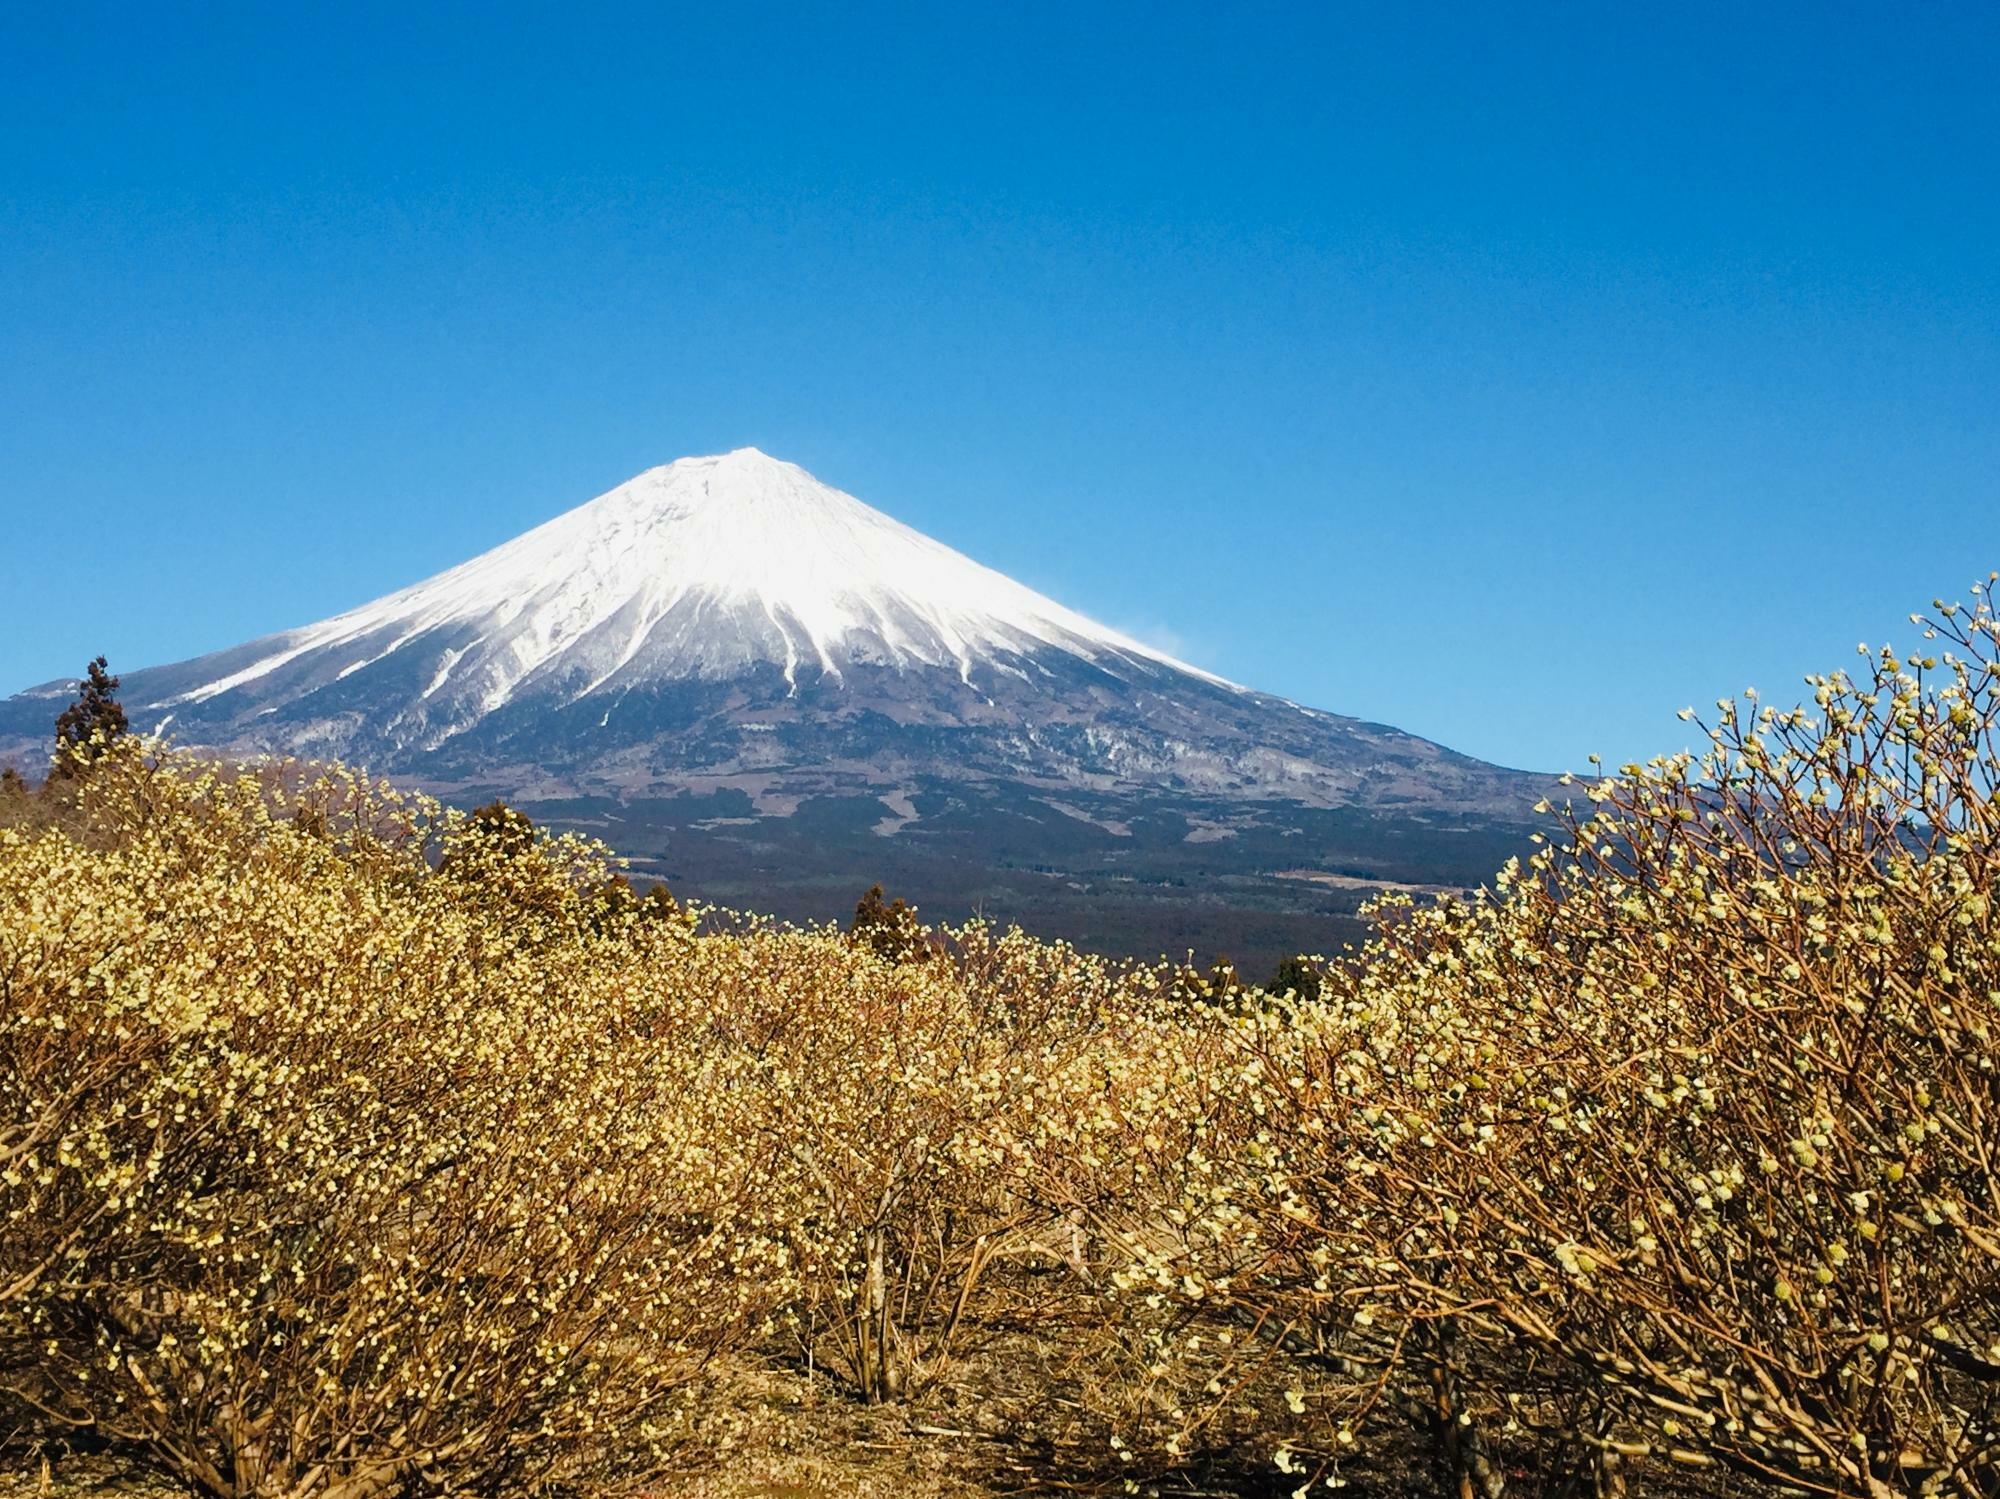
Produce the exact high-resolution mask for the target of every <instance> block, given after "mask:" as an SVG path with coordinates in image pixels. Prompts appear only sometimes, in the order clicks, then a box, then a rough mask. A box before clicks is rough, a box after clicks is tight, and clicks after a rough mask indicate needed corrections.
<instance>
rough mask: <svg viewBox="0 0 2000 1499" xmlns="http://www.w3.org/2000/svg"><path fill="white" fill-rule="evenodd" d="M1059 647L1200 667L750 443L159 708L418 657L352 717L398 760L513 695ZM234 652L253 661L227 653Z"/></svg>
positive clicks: (341, 723)
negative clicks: (412, 691)
mask: <svg viewBox="0 0 2000 1499" xmlns="http://www.w3.org/2000/svg"><path fill="white" fill-rule="evenodd" d="M1047 653H1056V654H1060V655H1066V656H1070V657H1074V658H1077V659H1080V660H1082V661H1085V662H1088V663H1090V664H1092V665H1094V666H1096V667H1098V668H1101V669H1102V670H1103V671H1105V672H1106V673H1107V674H1109V675H1112V676H1114V677H1128V676H1130V675H1131V674H1132V672H1133V670H1134V668H1142V669H1143V670H1144V671H1146V672H1148V673H1151V672H1155V671H1157V670H1158V669H1160V668H1168V669H1172V670H1175V671H1179V672H1184V673H1188V674H1191V675H1196V676H1204V675H1205V674H1204V673H1199V672H1195V671H1194V669H1193V668H1192V667H1188V666H1184V665H1182V664H1181V663H1179V662H1177V661H1173V660H1171V659H1170V658H1168V657H1165V656H1162V655H1160V654H1159V653H1158V652H1157V651H1153V650H1149V649H1148V648H1147V647H1145V646H1142V645H1140V644H1139V643H1138V642H1136V641H1133V640H1128V639H1126V638H1125V637H1124V636H1122V635H1119V634H1116V633H1115V632H1113V631H1110V630H1107V629H1105V628H1104V627H1103V626H1101V625H1097V624H1093V623H1092V622H1091V621H1089V620H1087V619H1085V618H1083V617H1082V616H1081V615H1079V614H1075V613H1073V612H1071V611H1070V610H1068V609H1065V608H1063V607H1062V606H1061V605H1060V604H1057V603H1055V602H1054V601H1053V600H1050V599H1046V598H1043V597H1042V596H1041V595H1040V594H1037V593H1034V592H1033V591H1031V590H1029V589H1027V588H1023V587H1022V586H1021V585H1020V584H1018V583H1016V582H1014V581H1013V580H1012V579H1010V578H1006V577H1003V576H1002V575H1001V574H999V573H996V572H994V571H993V570H991V569H990V568H985V567H981V566H980V565H979V564H978V563H976V562H973V561H972V560H971V559H970V558H967V557H965V556H963V555H961V554H960V553H958V552H955V551H953V550H952V549H951V548H949V547H947V546H943V545H941V544H939V543H938V542H935V541H932V540H931V539H930V538H929V537H927V536H924V535H922V534H920V533H919V532H916V531H913V530H911V529H910V528H909V527H908V526H905V525H903V524H902V523H900V522H898V521H895V520H891V519H890V518H889V517H888V516H886V515H884V514H882V513H881V512H880V511H879V510H875V509H872V508H871V507H869V506H867V505H864V504H863V503H862V502H861V501H859V500H857V499H855V498H854V497H853V496H852V495H849V494H845V493H843V492H842V491H840V490H837V489H834V488H832V487H831V486H829V485H826V484H822V483H821V482H820V481H819V480H817V479H815V478H814V477H813V476H812V475H811V474H808V473H807V472H806V471H805V470H804V469H802V468H799V467H798V466H797V465H795V464H790V463H783V462H780V461H779V460H777V459H775V458H772V457H769V456H767V455H766V454H764V453H761V452H759V451H758V450H757V449H755V448H739V449H738V450H737V451H735V452H733V453H726V454H723V455H722V456H720V457H712V458H683V459H681V460H679V461H678V462H675V463H669V464H666V465H664V466H662V467H660V468H654V469H648V470H647V471H646V472H645V473H643V474H640V475H639V476H638V477H637V478H635V479H632V480H630V481H628V482H626V483H624V484H621V485H619V486H618V487H617V488H616V489H614V490H612V491H610V492H609V493H608V494H603V495H600V496H598V497H597V498H596V499H594V500H592V501H590V502H589V503H588V504H585V505H581V506H579V507H577V508H576V509H575V510H572V511H570V512H568V513H567V514H565V515H560V516H558V517H556V519H554V520H552V521H549V522H548V523H546V524H545V525H541V526H537V527H536V528H535V529H534V530H532V531H529V532H527V533H526V534H525V535H523V536H520V537H517V538H516V539H515V540H513V541H510V542H508V543H507V544H505V545H504V546H500V547H496V548H495V549H494V550H492V551H490V552H488V553H486V554H485V555H483V556H480V557H475V558H474V559H473V560H472V561H470V562H467V563H465V564H463V565H462V566H459V567H455V568H453V569H451V570H450V571H449V572H445V573H440V574H439V575H438V576H436V577H434V578H431V579H428V580H427V581H425V582H422V583H418V584H416V585H415V586H414V587H411V588H406V589H404V590H403V591H401V592H400V593H393V594H390V595H389V596H388V597H386V598H383V599H378V600H376V601H375V602H374V603H372V604H367V605H364V606H363V607H361V608H359V609H356V610H353V611H352V612H350V613H347V614H341V615H337V616H335V617H334V618H332V619H329V620H326V621H324V622H322V623H320V624H316V625H309V626H307V627H305V628H304V629H300V630H293V631H289V632H287V633H285V634H282V635H276V636H272V637H270V638H269V639H267V640H263V641H258V642H256V643H254V644H252V645H250V646H247V647H244V648H243V649H242V650H241V651H239V652H230V653H227V654H226V657H225V656H211V657H204V658H202V659H201V660H199V661H195V662H190V663H188V664H187V666H186V667H183V668H176V669H175V670H176V671H179V672H181V673H184V674H191V675H192V676H194V677H196V678H199V680H197V681H195V682H194V684H193V685H190V686H187V687H184V688H182V689H180V690H178V691H174V692H169V693H166V694H164V695H158V698H157V702H156V704H155V705H154V706H157V707H161V708H166V709H170V710H173V716H175V717H178V718H181V719H183V720H185V719H186V718H188V717H189V716H190V715H191V714H195V710H198V709H199V710H201V711H200V712H199V713H198V714H195V716H198V717H199V718H200V719H201V720H203V721H204V722H206V721H209V720H210V719H212V717H213V714H212V712H210V711H209V710H207V709H206V708H205V707H204V706H203V705H206V704H209V703H212V702H216V701H217V700H221V699H227V698H231V697H232V695H234V698H235V700H237V701H241V702H246V703H247V702H249V701H251V700H253V699H254V700H255V701H256V702H257V705H258V711H259V712H260V713H262V712H263V711H264V710H265V709H268V708H270V707H271V706H272V705H273V704H274V703H277V702H282V703H285V704H288V705H290V704H299V705H303V704H305V703H307V702H309V701H314V700H318V701H319V702H320V706H322V707H324V706H327V705H329V704H331V703H332V702H333V701H335V700H336V699H337V700H340V701H342V702H346V703H354V702H358V701H362V699H360V698H357V694H356V692H355V690H354V689H353V688H349V689H342V690H339V691H337V692H334V693H332V694H331V695H329V689H331V688H333V687H334V684H337V683H341V682H345V681H347V680H348V679H350V678H353V677H357V676H359V677H361V678H362V679H363V680H362V681H361V682H359V683H357V684H356V685H357V686H359V687H365V686H368V685H370V683H371V682H372V681H373V680H374V678H375V677H379V676H382V675H386V674H391V673H396V672H403V671H406V670H407V668H408V667H409V666H410V665H411V664H412V663H418V662H420V663H422V665H423V666H424V667H425V668H427V670H428V675H427V677H426V680H425V683H424V687H423V690H422V692H421V693H419V694H418V695H417V697H416V698H415V699H414V700H413V701H402V700H396V701H388V700H384V701H383V702H382V703H381V704H380V706H381V708H384V709H389V710H392V711H389V712H387V713H380V712H374V713H370V712H368V710H367V708H366V707H365V706H364V707H363V710H362V711H363V713H364V716H366V717H367V718H369V719H370V727H369V730H368V731H367V732H366V733H364V734H362V735H361V736H360V742H361V743H363V744H365V745H367V746H368V747H369V748H370V749H374V750H377V751H378V752H379V750H380V749H387V750H388V751H389V752H390V753H391V754H392V755H393V756H395V757H396V758H398V759H402V758H404V757H405V756H406V755H407V754H409V753H422V752H428V751H433V750H436V749H438V748H440V747H441V746H443V745H444V744H446V743H447V742H448V741H450V740H451V739H453V738H455V737H456V736H458V735H461V734H464V733H466V732H468V731H470V730H474V729H477V728H478V727H479V726H480V725H481V724H483V723H485V722H486V721H487V720H488V719H489V718H491V717H492V716H493V715H495V714H496V713H498V712H500V711H501V710H502V709H503V708H505V707H506V706H507V705H509V704H510V703H513V702H515V701H516V700H517V699H520V700H527V701H535V702H538V703H541V704H542V705H544V706H562V707H567V706H569V705H572V704H575V703H578V702H582V701H584V700H590V701H592V702H595V703H599V704H601V705H602V706H603V708H604V710H605V713H606V715H607V717H608V716H609V715H610V714H613V713H615V712H616V711H617V709H618V705H619V704H620V702H621V701H622V700H623V699H625V698H626V697H627V696H628V695H629V694H630V693H631V692H632V691H633V690H634V689H638V690H640V691H642V692H643V691H645V690H647V689H649V688H652V687H656V686H657V685H658V684H661V683H665V682H676V681H681V680H690V679H691V680H697V681H719V680H724V679H730V678H737V677H741V676H744V675H746V674H751V673H754V672H756V671H757V670H758V669H760V668H762V667H766V666H770V667H776V668H778V670H779V671H780V672H781V674H782V676H783V678H784V681H785V684H786V687H787V690H788V692H789V691H795V690H796V688H797V687H798V685H799V677H800V674H801V673H802V672H803V673H805V674H806V675H807V677H808V678H820V677H824V678H828V679H830V680H832V681H833V682H835V683H839V682H841V681H843V680H844V679H845V677H846V675H847V673H848V672H849V671H850V670H852V669H853V668H856V667H867V668H888V669H891V670H894V671H898V672H902V671H930V670H949V671H950V672H952V673H953V674H955V675H956V676H957V678H958V679H959V680H960V681H961V682H962V683H967V684H969V683H971V682H972V680H973V677H974V673H975V671H977V672H979V673H981V674H985V673H989V672H1001V673H1009V672H1011V673H1013V674H1015V675H1017V676H1018V675H1021V674H1022V673H1024V672H1025V671H1027V670H1028V669H1029V668H1030V666H1031V663H1032V662H1033V660H1034V658H1035V657H1036V656H1038V655H1043V654H1047ZM239 655H247V656H248V657H249V658H250V659H248V660H247V662H246V663H245V664H243V665H240V666H236V665H234V664H233V662H234V659H235V658H236V657H237V656H239ZM224 666H229V667H230V669H228V670H222V669H221V668H223V667H224ZM378 668H380V669H381V670H379V671H378ZM211 673H212V675H211ZM160 680H161V681H162V682H163V683H164V682H165V680H166V679H165V678H161V679H160ZM1211 680H1213V679H1211ZM148 681H149V682H150V681H151V678H148ZM154 690H155V693H156V694H157V693H158V689H154ZM294 726H295V728H296V729H298V730H300V731H302V732H303V734H304V735H305V736H306V738H307V739H310V737H311V736H312V735H313V734H315V733H325V734H327V735H329V736H330V737H332V738H344V737H347V736H349V735H352V734H354V732H355V730H354V729H353V728H351V727H350V726H349V725H348V724H347V723H346V721H345V717H344V715H343V716H340V717H338V718H337V719H336V720H335V721H331V722H327V723H325V724H323V725H321V726H319V727H318V728H314V727H313V726H312V725H311V724H310V723H308V724H295V725H294ZM604 727H605V728H607V729H609V728H610V725H609V723H608V722H607V723H606V724H605V725H604ZM299 746H300V747H304V741H303V740H302V741H299Z"/></svg>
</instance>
